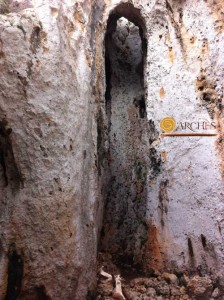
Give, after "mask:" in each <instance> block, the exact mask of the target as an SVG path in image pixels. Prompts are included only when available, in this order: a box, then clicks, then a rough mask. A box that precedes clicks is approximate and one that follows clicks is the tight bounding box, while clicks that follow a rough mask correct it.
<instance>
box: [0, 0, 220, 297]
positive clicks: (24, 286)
mask: <svg viewBox="0 0 224 300" xmlns="http://www.w3.org/2000/svg"><path fill="white" fill-rule="evenodd" d="M123 2H126V1H123ZM128 2H130V1H128ZM119 3H120V1H117V0H116V1H115V0H113V1H100V0H99V1H95V2H93V1H87V0H86V1H72V0H71V1H69V0H64V1H57V0H55V1H53V0H52V1H50V0H49V1H47V0H46V1H42V0H40V1H1V13H2V14H1V16H0V68H1V81H0V92H1V94H0V95H1V96H0V97H1V98H0V122H1V123H0V142H1V149H0V155H1V157H0V168H1V181H0V186H1V219H0V220H1V229H0V232H1V244H0V245H1V247H0V251H1V257H0V265H1V271H0V297H1V299H5V295H7V296H6V299H7V297H8V298H9V297H14V298H15V297H17V294H19V293H20V299H29V300H31V299H56V300H57V299H74V297H76V299H84V298H85V295H86V293H87V290H88V289H92V288H93V286H94V284H95V273H96V268H95V264H96V253H97V240H98V239H99V230H100V227H101V225H102V206H103V199H106V194H107V192H108V191H109V189H110V186H109V184H108V183H109V181H110V163H109V160H108V158H109V157H108V151H109V150H110V149H109V148H110V143H109V138H108V137H109V135H108V132H109V129H108V117H107V114H106V105H105V91H106V80H105V63H104V35H105V32H106V27H107V20H108V17H109V14H110V13H111V12H112V11H113V9H114V8H115V7H116V6H117V5H118V4H119ZM131 3H133V6H135V7H136V8H138V9H140V11H141V15H142V17H141V18H142V20H144V22H145V27H146V28H145V29H144V34H145V38H146V39H147V44H148V48H147V59H146V62H145V67H144V81H145V94H146V97H145V103H146V111H147V116H146V118H147V121H148V126H149V127H150V132H151V134H149V137H148V141H149V143H150V145H149V149H148V151H149V152H148V153H149V156H150V158H152V157H154V159H153V162H154V167H155V168H157V167H158V165H159V168H158V169H159V172H156V175H155V174H154V173H153V170H154V169H153V166H151V168H149V169H147V175H146V185H145V187H144V188H145V189H146V190H147V193H145V194H146V198H145V199H144V201H145V203H146V206H147V210H146V212H145V213H146V215H145V217H146V220H147V230H148V239H147V241H146V243H145V252H144V253H145V254H144V255H145V256H144V257H145V263H144V267H145V268H146V269H150V268H155V269H163V268H166V269H172V268H175V269H179V270H187V271H197V272H201V274H204V273H209V272H213V269H215V272H216V274H217V275H219V276H221V277H223V276H224V275H223V267H222V265H223V258H224V256H223V244H222V241H223V240H222V239H223V237H222V235H223V226H224V224H223V198H224V196H223V163H222V161H223V144H222V143H223V142H222V141H223V116H222V98H223V95H222V93H223V82H222V78H223V72H224V68H223V61H222V56H223V51H224V50H223V49H224V47H223V43H224V41H223V39H224V38H223V9H224V7H223V4H222V1H207V2H206V1H203V0H200V1H196V0H189V1H188V0H185V1H184V0H183V1H169V2H168V1H156V0H152V1H147V0H141V1H140V0H136V1H133V2H130V3H129V5H132V4H131ZM3 4H4V5H3ZM121 13H122V14H123V15H124V16H125V17H129V18H130V19H131V21H135V17H134V18H133V16H132V10H129V9H128V6H126V9H123V10H121ZM126 14H127V15H126ZM132 19H134V20H132ZM112 100H113V99H112ZM125 105H126V104H125ZM130 106H131V107H130V108H129V110H130V109H131V108H132V107H133V102H130ZM122 109H123V108H122ZM127 113H128V110H127ZM167 115H172V116H173V117H175V119H176V120H177V121H179V122H180V120H193V121H194V120H195V119H198V118H206V119H210V120H214V121H216V122H217V123H218V136H216V137H200V138H198V137H197V138H196V137H178V138H177V137H176V138H171V137H166V138H164V139H160V138H159V131H160V128H159V122H160V120H161V119H162V118H163V117H164V116H167ZM118 125H119V124H118ZM130 140H131V136H130ZM146 146H147V145H146ZM146 148H147V147H146ZM121 177H122V175H121ZM121 183H122V178H121ZM118 201H119V202H120V201H122V199H118ZM115 212H116V210H114V209H113V207H112V209H111V210H110V211H108V212H107V214H110V213H111V218H112V219H113V214H114V213H115ZM114 217H116V215H114ZM15 269H16V270H17V271H16V279H15V277H13V275H12V273H13V272H14V274H15ZM27 295H28V296H27ZM27 297H28V298H27Z"/></svg>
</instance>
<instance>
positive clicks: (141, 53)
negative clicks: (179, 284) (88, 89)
mask: <svg viewBox="0 0 224 300" xmlns="http://www.w3.org/2000/svg"><path fill="white" fill-rule="evenodd" d="M145 31H146V30H145V25H144V21H143V19H142V17H141V14H140V10H139V9H136V8H135V7H134V6H133V5H130V4H128V3H122V4H120V5H119V6H117V7H116V8H115V9H114V10H113V12H112V13H111V14H110V16H109V19H108V24H107V32H106V35H105V72H106V92H105V101H106V114H107V119H108V129H109V136H108V140H109V170H108V172H109V173H110V183H109V184H108V186H107V191H108V193H107V199H106V200H105V209H104V222H103V229H102V237H101V244H100V251H103V252H106V253H109V254H111V255H112V257H113V261H114V262H115V263H116V264H119V266H120V267H121V266H122V265H124V264H125V265H126V266H127V265H129V266H133V265H136V266H138V267H139V268H141V265H142V263H143V255H144V253H143V252H144V247H145V244H146V242H147V239H148V225H147V222H146V209H147V207H146V204H147V201H146V195H147V193H146V192H147V191H146V177H147V168H148V166H149V164H150V160H149V155H148V149H149V146H148V144H147V143H148V136H147V118H146V104H145V89H144V65H145V58H146V53H147V43H146V39H145V37H144V33H145Z"/></svg>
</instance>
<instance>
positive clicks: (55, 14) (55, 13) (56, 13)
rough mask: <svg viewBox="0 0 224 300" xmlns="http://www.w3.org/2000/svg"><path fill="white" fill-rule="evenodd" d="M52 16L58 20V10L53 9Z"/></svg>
mask: <svg viewBox="0 0 224 300" xmlns="http://www.w3.org/2000/svg"><path fill="white" fill-rule="evenodd" d="M51 15H52V17H54V18H57V16H58V9H57V8H56V7H51Z"/></svg>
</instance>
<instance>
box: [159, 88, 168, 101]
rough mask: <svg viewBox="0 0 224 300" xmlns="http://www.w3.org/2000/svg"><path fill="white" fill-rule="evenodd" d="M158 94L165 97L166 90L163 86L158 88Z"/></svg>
mask: <svg viewBox="0 0 224 300" xmlns="http://www.w3.org/2000/svg"><path fill="white" fill-rule="evenodd" d="M159 96H160V98H162V99H163V98H165V97H166V91H165V89H164V87H161V89H160V90H159Z"/></svg>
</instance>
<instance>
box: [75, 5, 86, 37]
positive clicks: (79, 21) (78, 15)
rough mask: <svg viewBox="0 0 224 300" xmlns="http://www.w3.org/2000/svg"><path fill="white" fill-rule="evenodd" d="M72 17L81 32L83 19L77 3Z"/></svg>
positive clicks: (83, 25) (83, 23)
mask: <svg viewBox="0 0 224 300" xmlns="http://www.w3.org/2000/svg"><path fill="white" fill-rule="evenodd" d="M73 16H74V20H75V23H76V24H77V25H78V27H79V28H80V29H81V30H82V31H83V30H84V29H85V18H84V15H83V11H82V8H81V6H80V4H79V3H76V9H75V12H74V15H73Z"/></svg>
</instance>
